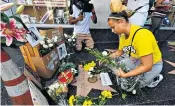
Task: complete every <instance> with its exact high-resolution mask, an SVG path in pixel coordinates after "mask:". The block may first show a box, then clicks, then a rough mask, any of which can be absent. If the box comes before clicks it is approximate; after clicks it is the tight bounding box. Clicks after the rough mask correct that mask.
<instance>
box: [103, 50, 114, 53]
mask: <svg viewBox="0 0 175 106" xmlns="http://www.w3.org/2000/svg"><path fill="white" fill-rule="evenodd" d="M105 50H106V51H108V52H109V53H114V52H115V51H116V50H114V49H105Z"/></svg>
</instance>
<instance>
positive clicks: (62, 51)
mask: <svg viewBox="0 0 175 106" xmlns="http://www.w3.org/2000/svg"><path fill="white" fill-rule="evenodd" d="M57 50H58V56H59V60H61V59H63V58H65V57H66V56H67V49H66V45H65V43H62V44H60V45H59V46H58V47H57Z"/></svg>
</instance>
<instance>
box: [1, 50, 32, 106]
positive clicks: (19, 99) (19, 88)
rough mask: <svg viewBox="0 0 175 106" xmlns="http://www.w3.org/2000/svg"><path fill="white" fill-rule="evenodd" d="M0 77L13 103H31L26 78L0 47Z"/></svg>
mask: <svg viewBox="0 0 175 106" xmlns="http://www.w3.org/2000/svg"><path fill="white" fill-rule="evenodd" d="M0 61H1V63H0V65H1V77H2V80H3V82H4V85H5V88H6V90H7V93H8V95H9V97H10V99H11V101H12V104H14V105H33V102H32V97H31V94H30V90H29V86H28V81H27V78H26V77H25V76H24V74H23V73H22V72H21V70H20V69H19V68H18V67H17V65H16V64H15V63H14V62H13V61H12V60H11V58H10V57H9V55H8V54H7V52H5V51H4V50H3V49H2V48H1V59H0Z"/></svg>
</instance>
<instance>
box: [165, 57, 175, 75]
mask: <svg viewBox="0 0 175 106" xmlns="http://www.w3.org/2000/svg"><path fill="white" fill-rule="evenodd" d="M165 62H167V63H168V64H170V65H172V66H173V67H175V63H173V62H170V61H167V60H165ZM168 73H169V74H175V70H172V71H170V72H168Z"/></svg>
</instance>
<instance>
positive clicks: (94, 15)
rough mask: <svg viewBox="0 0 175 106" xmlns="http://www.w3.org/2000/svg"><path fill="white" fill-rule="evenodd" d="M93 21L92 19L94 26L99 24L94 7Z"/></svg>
mask: <svg viewBox="0 0 175 106" xmlns="http://www.w3.org/2000/svg"><path fill="white" fill-rule="evenodd" d="M91 19H92V21H93V23H94V24H96V23H97V16H96V13H95V9H94V7H93V8H92V16H91Z"/></svg>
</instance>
